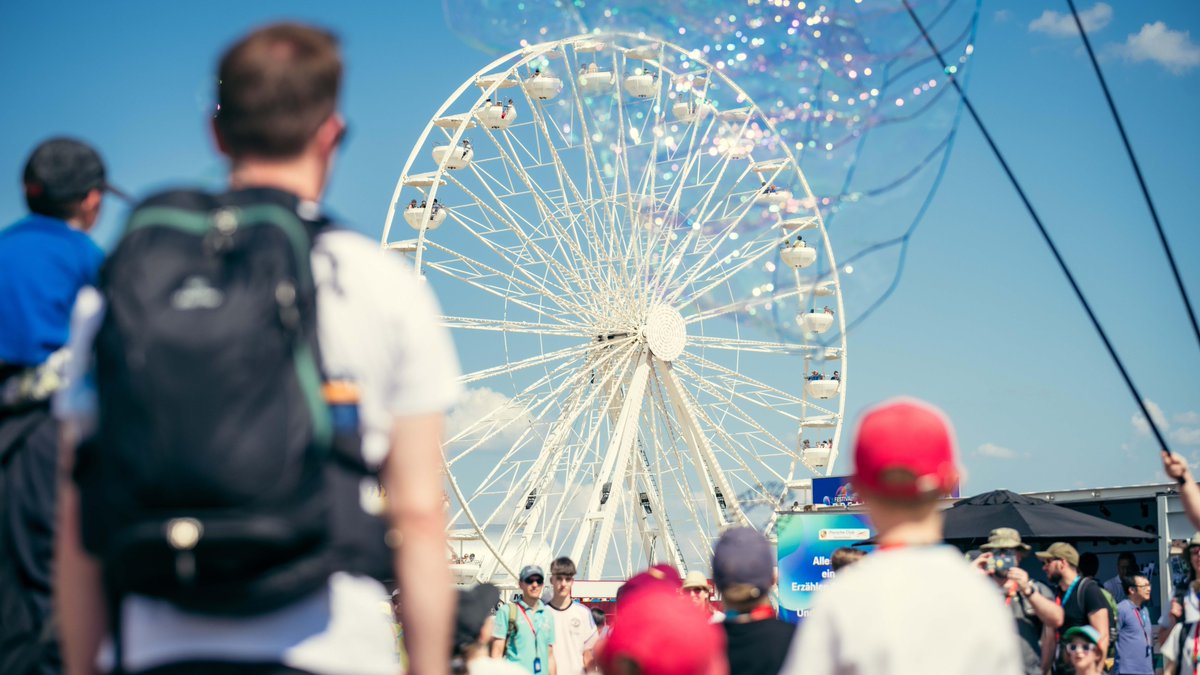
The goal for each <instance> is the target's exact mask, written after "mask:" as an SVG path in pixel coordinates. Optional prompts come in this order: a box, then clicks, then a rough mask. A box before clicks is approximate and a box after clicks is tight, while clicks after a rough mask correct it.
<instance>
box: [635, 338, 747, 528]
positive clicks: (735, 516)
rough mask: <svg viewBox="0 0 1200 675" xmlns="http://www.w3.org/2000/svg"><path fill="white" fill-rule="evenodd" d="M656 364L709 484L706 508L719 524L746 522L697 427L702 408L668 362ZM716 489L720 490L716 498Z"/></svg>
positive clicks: (696, 465)
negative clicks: (727, 515) (698, 406)
mask: <svg viewBox="0 0 1200 675" xmlns="http://www.w3.org/2000/svg"><path fill="white" fill-rule="evenodd" d="M656 366H657V367H656V368H655V373H656V374H658V376H659V377H661V378H662V379H663V383H664V388H665V389H666V392H667V396H668V398H669V399H670V401H671V406H672V408H673V409H674V412H675V416H676V419H677V420H678V421H679V426H680V429H681V431H682V432H683V434H682V435H683V439H684V443H685V444H686V445H687V446H688V448H689V449H690V451H691V459H692V461H693V462H694V464H693V466H694V467H695V469H696V470H697V471H699V472H701V473H703V474H704V476H705V478H704V480H705V482H706V483H707V484H708V485H710V486H712V490H711V491H710V494H707V495H705V497H706V498H707V499H708V500H709V507H710V511H711V512H712V513H713V514H714V515H715V516H716V520H717V525H718V526H720V527H723V526H725V525H727V524H729V523H730V522H736V523H738V524H740V525H747V524H748V522H747V521H746V514H745V513H743V511H742V509H741V506H740V505H739V504H738V500H737V496H736V495H735V494H734V493H733V491H732V489H731V488H730V486H729V481H728V479H727V478H726V476H725V474H724V473H723V472H722V471H721V470H720V463H719V462H718V461H717V457H716V454H715V453H714V452H713V448H712V445H711V444H710V442H709V440H708V436H707V435H705V434H704V432H703V431H702V430H701V428H700V424H699V421H698V419H697V415H702V414H703V411H702V410H699V409H698V408H697V407H696V405H695V402H694V401H693V400H692V398H691V396H690V395H689V394H688V391H687V390H686V389H685V388H684V387H683V385H682V384H680V382H679V379H678V378H677V377H676V375H675V370H674V367H673V365H672V364H671V363H663V362H661V361H660V362H658V363H657V364H656ZM717 490H719V491H720V498H719V497H718V494H717ZM722 499H723V501H724V502H725V507H724V508H722V506H721V504H720V501H722ZM726 510H728V512H729V514H730V515H729V517H726V515H725V512H726Z"/></svg>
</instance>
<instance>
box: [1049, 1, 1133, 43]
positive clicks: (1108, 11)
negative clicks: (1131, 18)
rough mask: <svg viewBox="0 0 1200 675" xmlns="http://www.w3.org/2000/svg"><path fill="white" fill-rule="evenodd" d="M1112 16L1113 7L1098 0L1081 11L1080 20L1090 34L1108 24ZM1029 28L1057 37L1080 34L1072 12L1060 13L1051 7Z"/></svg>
mask: <svg viewBox="0 0 1200 675" xmlns="http://www.w3.org/2000/svg"><path fill="white" fill-rule="evenodd" d="M1112 17H1113V10H1112V7H1110V6H1108V4H1106V3H1103V2H1097V3H1096V4H1095V5H1092V7H1091V8H1090V9H1085V10H1083V11H1082V12H1080V13H1079V21H1080V22H1082V23H1083V28H1084V30H1086V31H1087V32H1088V33H1089V34H1090V33H1094V32H1096V31H1098V30H1100V29H1101V28H1104V27H1105V26H1107V25H1108V22H1110V21H1112ZM1029 30H1030V31H1031V32H1034V33H1045V34H1046V35H1053V36H1055V37H1070V36H1072V35H1078V34H1079V30H1078V29H1077V28H1076V27H1075V17H1073V16H1071V15H1070V14H1059V13H1058V12H1055V11H1052V10H1049V9H1048V10H1046V11H1044V12H1042V15H1041V16H1039V17H1038V18H1036V19H1034V20H1033V21H1030V22H1029Z"/></svg>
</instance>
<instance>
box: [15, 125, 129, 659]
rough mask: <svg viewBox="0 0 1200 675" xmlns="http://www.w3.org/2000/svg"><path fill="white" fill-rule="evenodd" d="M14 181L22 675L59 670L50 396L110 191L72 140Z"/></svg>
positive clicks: (89, 155)
mask: <svg viewBox="0 0 1200 675" xmlns="http://www.w3.org/2000/svg"><path fill="white" fill-rule="evenodd" d="M23 182H24V192H25V203H26V205H27V206H28V208H29V215H27V216H26V217H24V218H22V219H21V220H19V221H17V222H16V223H14V224H12V225H11V226H9V227H7V228H5V229H4V230H0V617H3V618H2V619H0V672H2V673H20V674H24V673H29V672H39V673H50V672H58V669H59V668H60V667H61V666H60V656H59V653H58V645H57V641H56V640H55V638H54V632H55V631H54V630H53V628H52V627H51V626H50V625H49V623H48V621H49V617H50V604H51V602H50V599H51V590H50V589H51V583H50V574H51V572H50V569H51V566H50V562H51V560H50V559H51V551H52V549H53V542H54V503H55V492H56V489H55V485H56V483H57V478H56V475H55V472H56V468H57V464H58V431H57V429H58V427H57V425H56V424H55V422H54V420H53V418H52V417H51V414H50V397H51V395H52V394H53V393H54V392H55V391H56V390H57V389H58V388H59V387H60V386H61V383H62V377H63V375H64V368H65V366H66V362H67V359H68V354H67V352H66V351H65V350H63V349H62V348H63V346H64V345H66V342H67V330H68V327H69V325H70V318H71V308H72V307H73V306H74V304H75V296H76V295H78V293H79V290H80V289H81V288H83V287H84V286H90V285H93V284H95V283H96V276H97V273H98V271H99V268H100V263H101V261H102V260H103V258H104V254H103V252H101V250H100V248H99V247H98V246H96V244H95V243H93V242H92V239H91V237H89V236H88V234H87V233H88V232H90V231H91V230H92V228H93V227H94V226H95V224H96V221H97V219H98V218H99V217H100V208H101V205H102V203H103V201H104V193H105V191H106V190H110V189H111V188H110V187H109V185H108V182H107V171H106V170H105V167H104V162H103V161H102V160H101V159H100V155H99V154H97V153H96V151H95V150H93V149H92V148H91V147H90V146H88V145H87V144H86V143H83V142H81V141H77V140H74V139H71V138H52V139H50V140H48V141H45V142H43V143H41V144H40V145H38V147H37V148H36V149H35V150H34V151H33V153H32V154H31V155H30V156H29V159H28V160H27V161H26V163H25V171H24V176H23ZM118 194H119V193H118ZM122 196H123V195H122Z"/></svg>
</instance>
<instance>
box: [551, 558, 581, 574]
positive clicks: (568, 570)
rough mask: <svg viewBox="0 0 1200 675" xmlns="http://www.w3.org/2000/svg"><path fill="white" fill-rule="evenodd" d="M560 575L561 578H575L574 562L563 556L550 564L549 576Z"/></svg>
mask: <svg viewBox="0 0 1200 675" xmlns="http://www.w3.org/2000/svg"><path fill="white" fill-rule="evenodd" d="M556 574H561V575H563V576H568V577H573V576H575V561H574V560H571V559H570V558H568V557H566V556H563V557H561V558H555V560H554V562H552V563H550V576H554V575H556Z"/></svg>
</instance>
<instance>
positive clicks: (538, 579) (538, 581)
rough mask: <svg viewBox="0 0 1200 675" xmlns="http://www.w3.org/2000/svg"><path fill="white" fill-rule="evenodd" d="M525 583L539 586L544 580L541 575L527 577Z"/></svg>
mask: <svg viewBox="0 0 1200 675" xmlns="http://www.w3.org/2000/svg"><path fill="white" fill-rule="evenodd" d="M525 583H527V584H529V585H530V586H541V585H542V584H544V583H546V580H545V579H543V578H541V577H529V578H528V579H526V580H525Z"/></svg>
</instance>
